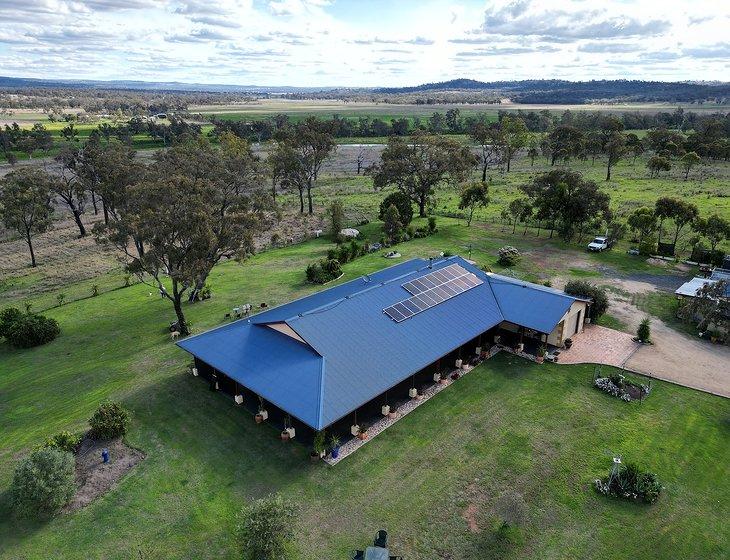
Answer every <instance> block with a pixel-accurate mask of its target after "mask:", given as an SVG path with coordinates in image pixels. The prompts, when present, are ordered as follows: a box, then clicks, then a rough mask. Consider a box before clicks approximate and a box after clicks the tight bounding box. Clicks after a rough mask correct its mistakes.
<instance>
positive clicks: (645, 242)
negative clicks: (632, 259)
mask: <svg viewBox="0 0 730 560" xmlns="http://www.w3.org/2000/svg"><path fill="white" fill-rule="evenodd" d="M656 252H657V237H656V235H654V234H653V233H651V234H649V235H645V236H644V239H642V241H641V243H640V244H639V254H640V255H644V256H647V257H648V256H651V255H655V254H656Z"/></svg>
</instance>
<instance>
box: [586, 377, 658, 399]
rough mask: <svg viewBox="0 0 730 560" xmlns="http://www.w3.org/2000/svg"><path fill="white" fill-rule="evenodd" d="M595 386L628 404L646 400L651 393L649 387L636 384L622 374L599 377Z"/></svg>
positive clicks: (595, 381)
mask: <svg viewBox="0 0 730 560" xmlns="http://www.w3.org/2000/svg"><path fill="white" fill-rule="evenodd" d="M593 386H594V387H596V389H600V390H601V391H603V392H604V393H608V394H609V395H613V396H614V397H616V398H619V399H621V400H622V401H626V402H631V401H641V400H644V399H645V398H646V396H647V395H648V394H649V393H650V392H651V387H650V386H649V385H643V384H640V383H634V382H633V381H629V380H628V379H626V378H625V377H624V376H623V375H620V374H617V375H611V376H609V377H597V378H596V379H595V380H594V381H593Z"/></svg>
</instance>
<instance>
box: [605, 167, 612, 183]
mask: <svg viewBox="0 0 730 560" xmlns="http://www.w3.org/2000/svg"><path fill="white" fill-rule="evenodd" d="M610 180H611V164H610V163H609V164H608V165H607V166H606V181H610Z"/></svg>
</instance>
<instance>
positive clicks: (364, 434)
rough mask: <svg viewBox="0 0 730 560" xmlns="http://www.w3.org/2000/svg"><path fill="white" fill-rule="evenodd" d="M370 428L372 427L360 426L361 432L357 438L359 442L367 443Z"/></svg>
mask: <svg viewBox="0 0 730 560" xmlns="http://www.w3.org/2000/svg"><path fill="white" fill-rule="evenodd" d="M368 428H370V426H368V425H367V424H360V430H359V431H358V433H357V438H358V439H359V440H362V441H365V440H366V439H368Z"/></svg>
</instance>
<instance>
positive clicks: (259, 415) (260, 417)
mask: <svg viewBox="0 0 730 560" xmlns="http://www.w3.org/2000/svg"><path fill="white" fill-rule="evenodd" d="M254 419H255V420H256V423H257V424H261V422H263V421H264V417H263V416H262V415H261V414H257V415H256V416H254Z"/></svg>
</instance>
